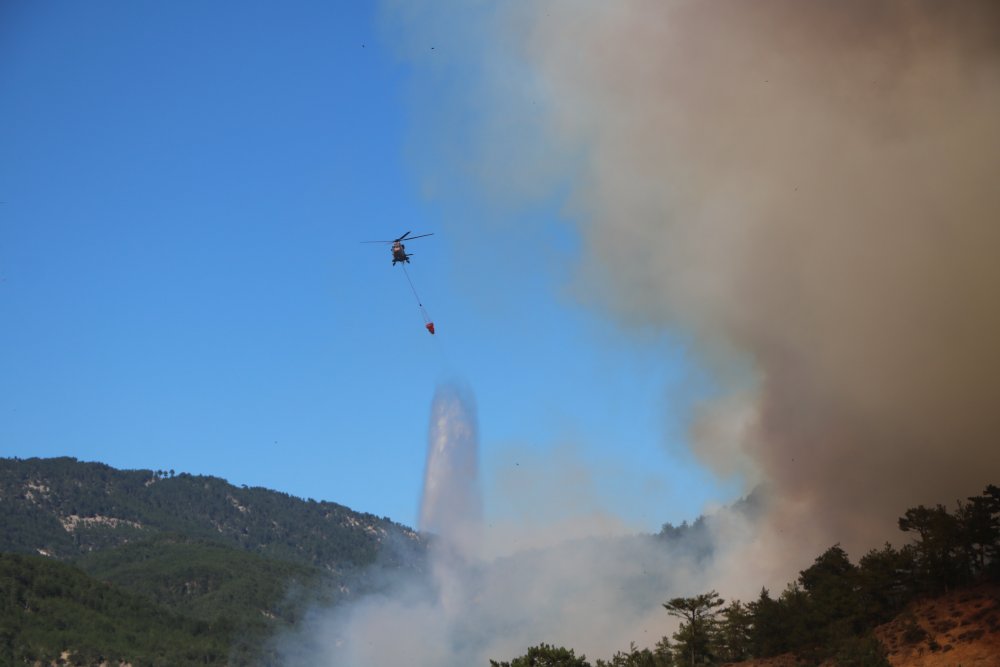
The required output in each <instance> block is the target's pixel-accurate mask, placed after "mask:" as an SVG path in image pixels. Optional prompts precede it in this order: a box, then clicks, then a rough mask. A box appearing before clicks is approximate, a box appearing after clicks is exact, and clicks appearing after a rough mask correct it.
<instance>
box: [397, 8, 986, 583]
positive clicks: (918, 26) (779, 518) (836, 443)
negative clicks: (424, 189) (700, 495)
mask: <svg viewBox="0 0 1000 667" xmlns="http://www.w3.org/2000/svg"><path fill="white" fill-rule="evenodd" d="M513 7H514V8H513V9H507V10H501V11H498V12H497V13H489V12H486V11H484V10H483V8H482V7H477V8H476V9H472V10H466V9H463V7H462V6H461V5H459V6H450V7H447V8H445V9H443V10H442V11H441V12H439V13H433V12H432V13H430V14H422V15H409V16H407V17H406V19H405V20H404V21H403V22H400V23H397V24H395V25H397V26H398V27H399V30H400V32H401V33H404V34H408V35H410V36H411V37H413V36H414V35H417V36H423V37H426V38H428V39H437V40H440V43H443V44H444V47H445V48H442V47H440V46H439V48H438V50H437V51H436V52H435V57H437V58H438V59H439V60H437V61H434V62H430V61H429V60H427V59H426V58H423V57H421V56H419V54H417V52H416V51H414V52H413V53H414V54H415V55H414V61H415V62H416V63H417V71H418V73H422V74H421V75H422V76H423V77H424V79H423V80H422V83H425V84H426V85H428V86H430V90H431V92H430V93H428V99H430V98H432V97H433V104H434V108H435V109H437V110H440V109H459V110H461V111H462V112H463V113H473V112H475V111H481V112H483V113H484V115H483V116H480V117H479V118H478V119H477V120H476V121H475V122H470V121H468V120H466V122H465V123H464V124H461V123H450V124H449V131H450V132H451V136H456V135H457V136H459V139H460V141H461V146H460V150H458V149H457V147H456V150H455V154H456V155H460V156H461V160H456V161H455V162H454V163H453V167H452V171H450V172H448V173H442V172H441V171H440V170H441V167H440V164H439V163H437V162H435V163H434V164H433V165H432V164H430V163H428V164H427V170H426V171H427V173H428V179H429V180H431V181H434V180H435V179H437V181H439V182H443V181H445V180H446V179H447V178H449V177H456V178H458V177H461V174H463V173H466V174H467V173H473V174H475V177H477V178H480V179H481V182H480V185H481V186H482V190H483V192H484V193H486V194H487V195H488V196H489V197H491V198H493V199H494V200H495V199H496V198H497V193H502V194H505V195H506V196H507V197H509V198H510V199H513V200H518V199H520V200H524V199H525V198H531V197H535V196H538V194H539V193H540V192H544V191H546V187H549V188H551V190H552V191H555V188H556V187H558V188H561V190H559V191H560V192H566V191H567V190H568V191H569V192H570V198H569V205H568V214H569V215H570V216H571V217H573V218H574V219H575V220H577V221H578V223H579V228H580V230H581V233H582V235H583V238H584V240H585V248H586V254H587V257H585V260H586V261H585V262H583V263H582V267H584V268H582V269H581V273H580V276H579V279H580V281H581V284H583V285H584V286H585V287H586V288H587V289H586V290H585V292H586V293H588V294H593V293H595V292H599V293H600V294H601V304H603V305H604V306H605V307H607V308H608V309H609V310H610V311H611V312H613V313H614V314H615V315H616V316H618V317H619V318H621V320H622V321H623V322H627V323H636V324H642V325H650V324H652V325H655V326H661V327H664V328H667V329H670V330H672V331H675V332H683V333H685V334H686V335H688V336H689V337H690V340H692V346H693V347H694V348H695V349H696V351H697V352H698V353H699V354H700V355H701V358H702V359H703V360H704V361H705V363H706V364H708V365H709V366H710V367H712V368H713V369H714V370H715V371H716V372H717V373H718V377H719V378H720V380H721V381H722V384H723V386H725V387H728V388H729V390H730V391H728V392H726V395H724V396H722V397H721V398H720V399H719V400H717V401H714V402H711V403H709V404H706V405H705V406H703V408H702V410H701V412H700V413H699V415H698V418H697V419H696V425H695V427H694V430H693V434H692V443H693V447H694V448H695V450H696V453H697V454H698V455H699V456H700V457H701V459H702V460H703V461H705V462H706V463H707V464H709V465H711V466H713V467H715V468H716V469H717V470H719V471H720V472H721V473H725V474H729V473H734V472H739V473H741V474H742V475H744V477H745V478H746V479H747V480H748V483H749V484H754V483H758V482H762V483H766V486H767V488H768V489H769V491H770V493H771V503H770V507H771V508H772V512H771V514H770V516H769V520H768V522H767V528H768V529H769V531H770V532H768V533H767V534H766V537H762V538H761V539H767V540H782V539H783V541H784V545H783V546H781V547H779V548H778V549H776V550H775V551H784V552H785V553H790V552H789V551H788V547H789V545H795V546H796V547H797V548H796V549H795V550H794V552H795V554H797V556H798V559H797V560H793V561H791V562H793V563H797V564H798V565H802V564H803V563H802V560H801V556H806V557H807V558H808V557H810V556H811V555H815V554H816V553H818V551H819V550H821V549H822V548H825V547H826V546H829V545H830V544H832V543H834V542H838V541H839V542H841V543H843V544H844V546H845V547H847V548H848V549H849V550H850V551H851V552H852V554H853V555H855V556H860V555H861V553H863V550H864V549H867V548H869V547H872V546H876V545H877V544H878V543H880V542H881V541H882V540H885V539H888V538H894V537H895V534H896V531H895V528H894V525H895V518H896V517H898V516H899V514H900V513H901V512H902V511H903V510H904V509H905V508H907V507H910V506H912V505H915V504H917V503H934V502H945V503H950V502H952V501H953V500H954V499H957V498H962V497H964V496H966V495H968V494H970V493H975V492H976V490H977V489H980V488H982V487H983V486H984V484H986V483H988V482H991V481H994V482H995V481H996V475H997V473H998V472H1000V440H998V434H1000V409H998V406H1000V380H998V378H1000V345H998V341H1000V307H998V304H1000V261H998V259H997V258H998V257H1000V254H998V249H1000V187H998V181H997V175H998V174H1000V122H998V120H997V119H998V118H1000V4H998V3H996V2H994V1H993V0H969V1H966V2H950V3H949V2H936V1H930V0H843V1H840V2H825V1H821V0H756V1H754V2H746V1H744V0H632V1H630V2H613V3H609V2H590V3H586V2H578V1H576V0H552V1H550V2H544V3H536V2H527V3H520V4H515V5H513ZM449 35H460V36H459V37H454V38H453V39H452V41H451V43H449V42H448V36H449ZM414 41H416V40H414ZM401 43H403V44H404V48H406V47H405V44H407V43H408V42H406V41H405V40H403V41H402V42H401ZM449 48H450V49H451V50H452V51H454V52H455V53H454V54H453V58H454V60H453V67H452V69H451V70H447V66H446V65H442V64H441V63H442V62H443V61H442V60H441V59H442V58H446V57H448V55H447V54H448V53H449ZM477 58H478V59H479V60H477ZM470 62H471V63H474V64H471V65H470V64H468V63H470ZM476 63H478V64H476ZM442 71H451V72H452V73H454V74H456V75H459V76H467V77H469V82H468V83H467V84H466V85H459V86H452V87H447V86H445V85H442V83H441V82H442V81H445V80H446V77H445V76H444V75H443V74H442ZM418 97H419V96H418ZM484 110H485V111H484ZM443 113H446V112H443ZM427 115H428V117H430V115H431V114H427ZM425 125H426V127H422V128H421V129H427V130H428V131H429V132H430V136H431V137H432V139H428V140H427V141H428V142H430V141H432V140H433V141H438V142H448V141H449V135H448V134H446V133H434V132H433V130H434V123H433V122H428V123H426V124H425ZM434 157H435V158H439V157H442V151H439V152H438V154H436V155H435V156H434ZM444 157H447V155H445V156H444ZM442 162H445V163H446V161H442ZM470 165H472V166H471V167H470ZM435 170H438V171H435ZM567 179H568V180H569V183H568V184H567V182H566V181H567ZM776 544H777V543H776ZM786 575H787V576H789V577H790V576H794V570H792V571H788V572H786Z"/></svg>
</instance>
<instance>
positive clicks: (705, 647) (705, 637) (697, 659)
mask: <svg viewBox="0 0 1000 667" xmlns="http://www.w3.org/2000/svg"><path fill="white" fill-rule="evenodd" d="M724 603H725V601H724V600H723V599H722V598H721V597H719V594H718V593H716V592H715V591H714V590H713V591H709V592H708V593H702V594H701V595H696V596H694V597H690V598H673V599H672V600H670V601H669V602H666V603H664V604H663V607H664V609H666V610H667V613H668V614H670V615H671V616H676V617H677V618H680V619H682V621H681V624H680V628H678V630H677V632H675V633H674V639H675V640H676V641H677V648H676V650H677V655H678V656H679V657H680V658H681V660H682V662H683V664H687V665H697V664H705V663H711V661H712V650H711V649H712V636H713V633H714V630H715V617H716V615H718V613H719V611H718V607H721V606H722V605H723V604H724Z"/></svg>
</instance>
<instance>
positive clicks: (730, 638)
mask: <svg viewBox="0 0 1000 667" xmlns="http://www.w3.org/2000/svg"><path fill="white" fill-rule="evenodd" d="M721 616H722V618H721V619H719V622H718V625H717V628H716V633H715V646H716V650H715V652H716V654H717V657H719V658H720V659H722V660H725V661H726V662H740V661H741V660H746V659H747V658H748V657H750V628H751V626H752V625H753V616H752V614H751V613H750V608H749V607H748V606H747V605H745V604H743V603H742V602H740V601H739V600H733V601H732V602H730V603H729V605H728V606H727V607H726V608H725V609H723V610H722V614H721Z"/></svg>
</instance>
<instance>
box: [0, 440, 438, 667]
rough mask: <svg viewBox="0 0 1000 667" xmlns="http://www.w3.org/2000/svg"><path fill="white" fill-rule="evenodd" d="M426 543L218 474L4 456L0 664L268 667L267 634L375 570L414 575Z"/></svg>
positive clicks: (358, 585) (362, 582)
mask: <svg viewBox="0 0 1000 667" xmlns="http://www.w3.org/2000/svg"><path fill="white" fill-rule="evenodd" d="M426 546H427V542H426V540H425V538H424V537H422V536H420V535H418V534H417V533H416V532H415V531H413V530H411V529H409V528H407V527H406V526H403V525H401V524H398V523H395V522H393V521H391V520H389V519H388V518H384V517H383V518H379V517H377V516H374V515H372V514H367V513H361V512H355V511H353V510H351V509H349V508H347V507H344V506H343V505H339V504H337V503H332V502H317V501H314V500H303V499H300V498H295V497H293V496H290V495H288V494H285V493H280V492H277V491H271V490H268V489H263V488H248V487H245V486H244V487H237V486H234V485H232V484H229V483H228V482H226V481H225V480H223V479H219V478H217V477H209V476H202V475H191V474H187V473H180V474H175V473H174V472H173V471H160V470H117V469H115V468H112V467H110V466H108V465H105V464H103V463H85V462H81V461H78V460H76V459H73V458H68V457H63V458H54V459H37V458H32V459H17V458H0V570H2V572H0V598H2V599H0V603H2V604H0V665H4V664H24V663H27V664H31V663H33V662H35V661H41V662H43V663H45V664H49V663H50V662H51V661H53V660H57V659H59V656H61V655H63V654H65V653H69V654H72V655H73V656H74V657H73V660H74V661H76V662H75V663H74V664H102V663H103V662H104V661H105V660H111V661H112V663H117V661H119V660H123V661H125V662H127V663H129V664H133V665H136V666H138V665H150V666H153V665H157V666H158V665H164V666H166V665H171V666H172V665H188V664H198V665H206V664H208V665H230V666H233V667H236V666H250V665H254V666H261V665H269V664H272V661H273V658H274V656H273V651H272V650H271V649H270V648H269V645H268V639H269V637H271V636H272V635H273V634H274V633H275V632H278V631H280V629H281V628H285V627H289V626H290V625H293V624H294V623H296V622H297V620H298V619H299V618H301V616H302V614H304V613H305V612H306V610H307V609H308V608H309V607H310V606H312V605H317V604H318V605H321V606H329V605H331V604H335V603H336V602H337V601H339V600H341V599H343V598H345V597H350V596H351V595H354V594H358V593H363V591H364V590H365V589H366V587H367V586H370V585H371V582H370V581H369V580H368V579H367V578H366V577H367V572H368V570H367V566H369V565H372V564H373V563H376V562H377V563H378V564H379V566H380V567H384V568H390V569H393V568H397V567H403V568H410V569H417V570H419V569H421V568H422V567H423V565H422V564H423V556H424V555H425V553H426ZM60 561H61V562H60ZM80 660H82V662H79V661H80Z"/></svg>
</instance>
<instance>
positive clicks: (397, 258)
mask: <svg viewBox="0 0 1000 667" xmlns="http://www.w3.org/2000/svg"><path fill="white" fill-rule="evenodd" d="M410 234H411V232H406V233H405V234H403V235H402V236H400V237H399V238H396V239H393V240H391V241H362V243H391V244H392V265H393V266H396V263H397V262H403V263H404V264H409V263H410V257H413V254H412V253H407V252H406V246H405V245H403V241H404V240H405V241H412V240H413V239H422V238H424V237H425V236H434V234H433V233H431V234H420V235H419V236H410Z"/></svg>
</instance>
